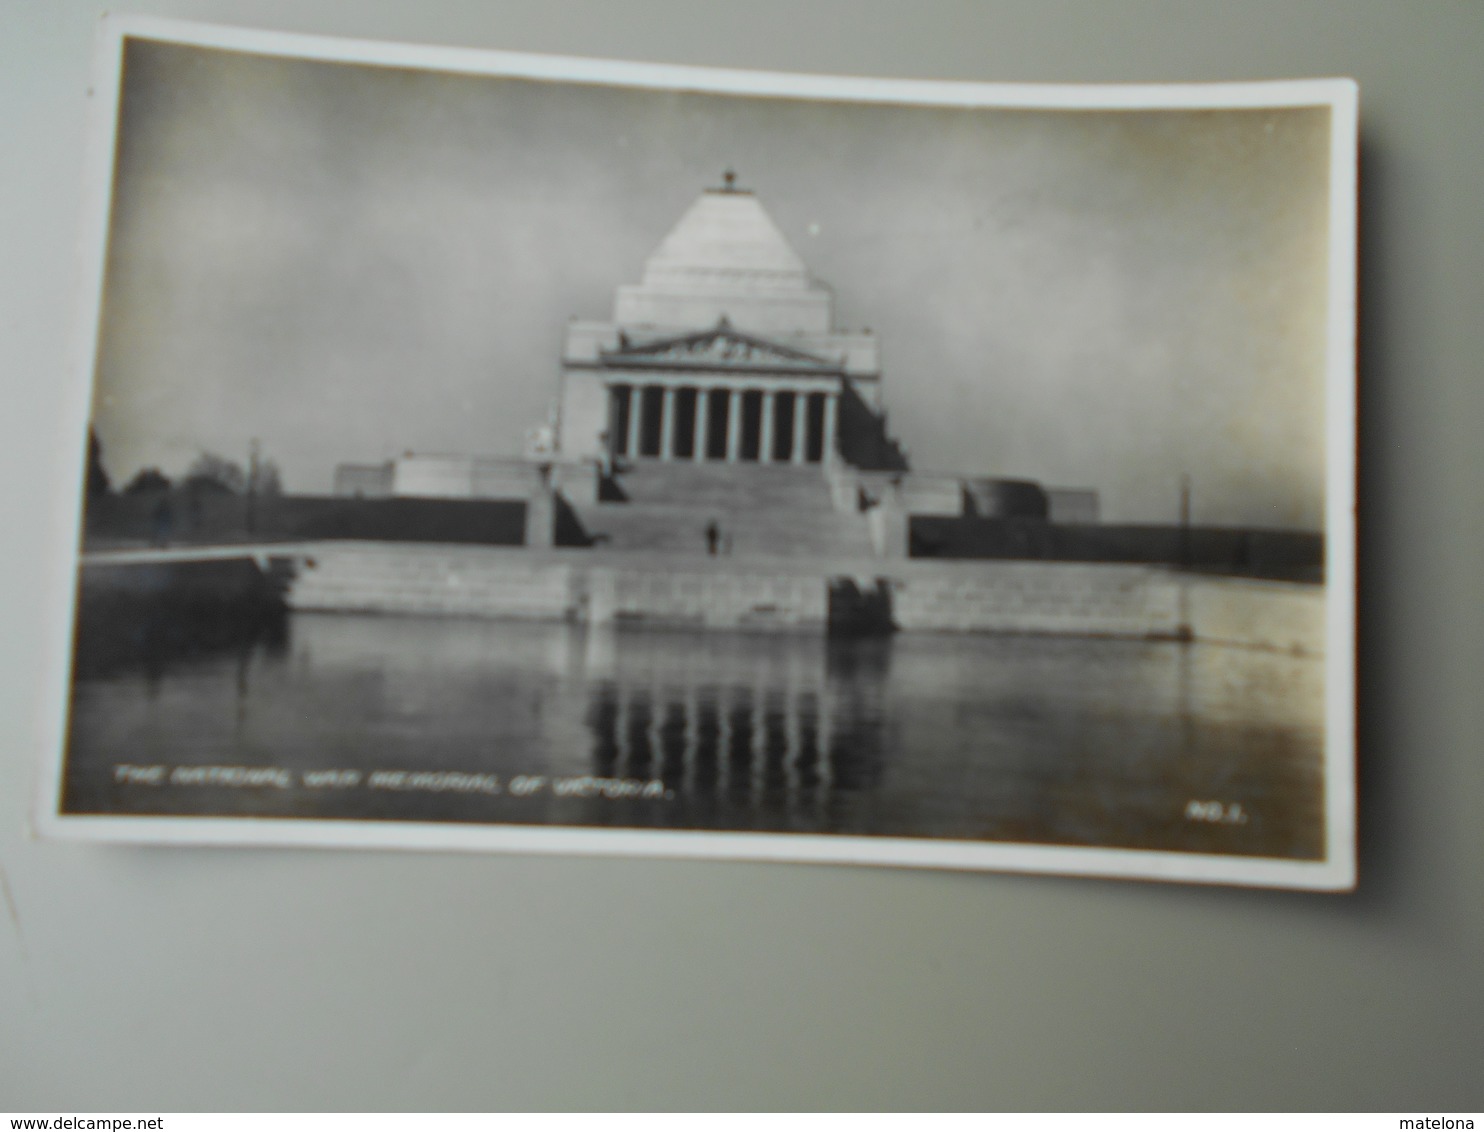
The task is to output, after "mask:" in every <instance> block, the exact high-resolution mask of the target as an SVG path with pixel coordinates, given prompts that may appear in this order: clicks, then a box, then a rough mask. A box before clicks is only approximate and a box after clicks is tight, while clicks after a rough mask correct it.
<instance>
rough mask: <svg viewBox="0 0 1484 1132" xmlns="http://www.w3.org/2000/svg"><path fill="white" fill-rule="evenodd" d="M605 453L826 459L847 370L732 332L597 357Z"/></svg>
mask: <svg viewBox="0 0 1484 1132" xmlns="http://www.w3.org/2000/svg"><path fill="white" fill-rule="evenodd" d="M596 368H598V369H599V371H600V372H601V373H602V377H603V384H604V388H605V389H606V391H607V398H608V406H607V408H608V416H607V421H608V427H607V435H608V438H609V453H608V454H609V455H610V456H611V457H614V458H626V459H638V458H650V459H658V460H688V461H693V462H696V463H701V462H706V461H724V462H726V463H732V464H735V463H743V462H746V463H759V464H774V463H778V464H827V463H829V462H830V461H831V460H832V459H834V454H835V452H836V450H837V449H836V443H835V440H836V433H837V427H838V424H837V422H838V420H839V397H840V389H841V382H842V380H843V374H842V373H841V370H840V367H839V365H838V364H837V363H832V362H831V361H830V360H829V359H827V358H823V357H818V356H815V355H812V354H808V353H805V352H803V351H800V350H794V349H791V348H789V347H786V346H783V345H781V344H779V343H775V342H769V341H767V340H766V339H762V338H758V337H756V336H754V335H748V334H743V333H741V332H739V331H736V330H733V329H731V327H730V326H729V325H727V323H726V321H725V320H722V321H721V322H719V323H718V324H717V326H716V327H715V328H713V329H712V330H710V331H706V332H703V333H700V334H690V335H684V336H682V337H678V338H666V339H661V340H659V341H644V342H635V341H633V340H632V339H631V338H630V337H629V336H628V335H627V334H626V335H624V336H623V337H622V338H621V339H620V344H619V347H618V349H616V350H604V351H601V352H600V353H599V356H598V360H597V367H596Z"/></svg>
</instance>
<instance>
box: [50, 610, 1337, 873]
mask: <svg viewBox="0 0 1484 1132" xmlns="http://www.w3.org/2000/svg"><path fill="white" fill-rule="evenodd" d="M90 631H91V630H90V626H89V625H87V624H84V625H83V632H82V636H83V638H84V645H85V646H86V644H87V641H86V638H87V636H88V633H89V632H90ZM107 631H108V632H110V633H112V632H117V626H116V625H109V626H107ZM1322 678H1323V665H1322V663H1320V662H1317V661H1314V660H1307V659H1298V658H1292V657H1287V656H1281V655H1277V654H1269V653H1260V652H1252V651H1245V650H1237V649H1225V648H1216V647H1209V646H1181V645H1177V644H1172V643H1160V642H1143V641H1111V640H1090V639H1069V638H1033V637H993V636H970V635H964V636H948V635H944V636H914V635H902V636H898V637H896V638H890V639H881V638H866V639H859V640H832V641H827V640H825V639H823V638H817V637H809V636H802V635H782V634H779V635H772V634H728V633H684V632H662V631H654V630H639V629H621V630H611V631H599V630H586V629H582V628H578V627H573V626H561V625H520V624H512V623H495V622H467V621H459V620H439V619H419V618H376V617H358V616H324V615H319V616H316V615H305V614H295V615H291V616H290V617H289V618H288V620H287V624H286V625H285V626H283V627H282V628H281V630H280V631H277V632H275V633H271V634H264V633H262V632H261V630H260V629H255V630H254V632H253V633H252V634H249V635H246V636H244V637H243V638H242V639H240V640H236V641H225V642H224V641H221V640H216V639H214V640H213V643H212V647H211V648H203V647H192V648H187V649H180V650H176V651H174V652H172V653H169V654H168V655H163V654H162V653H161V651H160V650H159V649H151V650H149V651H148V652H147V654H146V658H145V659H136V661H135V662H133V663H130V662H128V661H127V658H125V659H124V660H120V659H119V658H118V657H116V656H115V657H114V661H113V663H112V664H110V665H108V666H104V667H96V666H95V667H86V666H80V667H79V672H78V678H77V681H76V684H75V687H74V697H73V727H72V735H71V749H70V753H69V764H68V774H67V788H66V805H67V807H68V808H69V809H73V810H78V811H85V812H89V811H90V812H98V811H102V812H154V813H223V814H275V815H285V816H294V815H296V816H323V817H359V818H387V819H416V820H444V821H464V822H515V823H536V824H593V825H613V826H628V827H640V828H678V829H687V828H690V829H734V830H781V831H782V830H786V831H796V832H826V833H841V832H843V833H861V834H888V835H895V836H907V837H914V836H933V837H952V838H973V839H985V840H1001V841H1003V840H1008V841H1036V842H1050V843H1062V844H1097V845H1113V846H1125V847H1150V848H1173V849H1185V850H1193V851H1209V852H1229V853H1243V854H1260V855H1272V856H1298V857H1312V856H1317V855H1319V853H1320V852H1321V849H1322V844H1323V824H1322V804H1321V803H1322V779H1321V764H1322V750H1323V742H1322V726H1321V724H1322ZM125 762H127V763H129V764H133V765H165V766H177V765H196V766H200V765H207V766H211V765H231V766H274V767H283V768H287V769H289V770H291V771H293V772H294V774H295V775H296V776H298V775H302V773H303V772H306V771H311V772H312V771H316V770H328V769H336V770H354V771H359V772H361V774H362V780H361V781H360V783H359V785H358V786H357V787H356V788H346V789H337V790H333V791H331V790H316V789H311V788H308V787H303V786H297V785H296V786H295V788H293V789H288V790H284V789H277V790H275V789H267V788H264V789H257V788H254V789H241V788H236V789H228V788H222V787H210V786H195V787H192V788H183V787H179V786H177V787H166V788H160V787H147V786H140V785H137V784H129V783H121V782H119V781H117V780H116V775H115V773H114V767H115V765H116V764H118V763H125ZM378 770H405V771H429V770H431V771H453V772H458V773H460V774H465V775H484V776H489V775H495V776H498V777H499V778H500V779H501V780H502V781H504V782H506V783H509V782H510V781H511V780H512V779H514V778H515V777H516V776H522V775H524V776H542V777H543V778H544V779H545V780H546V781H548V782H549V781H550V780H552V779H553V778H561V777H562V776H596V777H598V778H601V779H622V780H634V781H639V782H653V781H658V782H660V783H662V784H663V787H664V790H663V793H662V796H659V797H653V796H644V797H621V798H613V797H602V796H593V795H592V794H590V793H588V794H567V795H560V794H558V793H557V792H556V791H554V790H552V789H549V788H548V789H543V790H537V791H533V792H531V793H529V794H528V795H526V796H521V797H517V796H514V795H513V794H512V793H511V792H510V791H505V792H504V793H501V794H492V793H488V792H483V793H460V792H457V791H443V792H439V791H421V792H409V791H401V792H398V791H396V790H382V789H370V788H368V787H367V785H366V783H365V778H366V777H368V776H369V775H371V774H372V773H373V772H375V771H378ZM295 781H296V782H297V781H298V779H297V778H296V780H295ZM1192 800H1198V801H1203V802H1204V801H1217V802H1222V803H1223V804H1226V805H1231V804H1237V805H1239V806H1240V807H1241V813H1242V815H1243V821H1242V822H1241V823H1240V824H1237V823H1229V824H1220V823H1211V822H1202V821H1192V820H1191V818H1190V816H1189V812H1188V809H1187V807H1188V804H1189V803H1190V802H1191V801H1192Z"/></svg>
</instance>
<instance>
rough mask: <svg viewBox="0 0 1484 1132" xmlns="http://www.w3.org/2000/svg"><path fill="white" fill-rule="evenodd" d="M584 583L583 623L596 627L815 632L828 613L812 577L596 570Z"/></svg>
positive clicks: (822, 592) (824, 598)
mask: <svg viewBox="0 0 1484 1132" xmlns="http://www.w3.org/2000/svg"><path fill="white" fill-rule="evenodd" d="M586 582H587V601H588V605H587V610H586V616H585V619H586V620H587V621H589V622H590V623H592V624H599V625H601V624H609V623H615V622H616V623H630V624H633V623H643V624H651V625H673V626H685V625H689V626H695V627H702V628H710V629H721V628H726V629H813V630H815V631H819V630H822V629H823V627H824V624H825V621H826V618H827V617H828V612H829V610H828V593H827V587H826V586H825V585H824V584H823V580H822V579H821V578H820V577H819V576H817V575H811V574H790V573H768V572H758V573H746V574H739V573H728V572H721V571H714V570H697V571H686V570H683V569H682V570H663V571H661V570H653V569H651V570H625V569H614V568H608V567H598V568H595V569H592V570H591V571H589V572H587V577H586Z"/></svg>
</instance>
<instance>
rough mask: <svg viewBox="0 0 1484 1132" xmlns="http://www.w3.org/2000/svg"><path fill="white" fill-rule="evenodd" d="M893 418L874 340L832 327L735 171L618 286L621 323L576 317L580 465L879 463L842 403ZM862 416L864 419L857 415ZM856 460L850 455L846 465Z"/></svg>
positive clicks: (569, 406)
mask: <svg viewBox="0 0 1484 1132" xmlns="http://www.w3.org/2000/svg"><path fill="white" fill-rule="evenodd" d="M847 396H850V397H853V398H854V399H856V400H858V401H859V402H860V405H861V406H862V407H863V408H864V409H865V410H866V411H867V412H868V413H869V414H872V415H879V413H880V411H881V366H880V359H879V353H878V350H877V347H876V340H875V338H874V337H873V336H872V335H871V334H870V333H869V332H868V331H866V332H859V333H843V332H840V331H837V330H836V329H835V325H834V302H833V296H832V295H831V294H830V292H829V290H828V289H827V288H825V287H823V286H821V285H820V284H818V283H816V282H814V281H813V280H812V279H810V277H809V273H808V270H807V268H806V267H805V266H804V263H803V261H802V260H801V259H800V258H799V257H798V255H797V253H795V252H794V250H793V249H792V248H791V247H789V245H788V242H787V241H786V240H785V239H784V237H783V235H782V233H781V232H779V231H778V228H777V227H776V226H775V225H774V223H773V220H772V218H771V217H769V216H768V214H767V212H766V211H765V210H764V209H763V206H762V204H761V203H760V202H759V201H758V199H757V197H756V196H755V195H754V194H753V193H751V192H748V191H747V190H745V189H739V188H737V187H736V186H735V183H734V179H733V177H732V175H731V174H730V173H728V174H727V177H726V180H725V184H724V185H723V186H722V187H721V188H716V189H709V190H707V191H706V192H704V193H702V194H701V196H700V198H699V199H698V200H697V201H696V202H695V203H694V204H692V205H691V207H690V209H689V210H688V211H687V212H686V213H685V215H684V216H682V217H681V219H680V222H679V223H678V224H676V226H675V227H674V229H672V230H671V232H670V234H669V235H668V236H666V237H665V239H664V240H663V242H661V244H660V245H659V247H658V248H657V249H656V250H655V252H654V254H652V255H651V256H650V257H649V259H648V261H647V262H646V263H645V265H644V275H643V279H642V280H641V281H640V282H639V283H637V284H625V285H623V286H621V287H619V288H618V293H617V295H616V297H615V300H614V309H613V320H612V321H611V322H585V321H574V322H573V323H572V324H571V325H570V326H569V327H568V330H567V340H566V345H565V348H564V350H563V353H562V390H561V402H560V411H559V424H560V442H559V448H560V451H561V452H562V454H563V455H564V456H565V457H568V458H574V457H575V458H595V459H622V458H630V459H637V458H654V459H659V460H688V461H692V462H696V463H702V462H707V461H725V462H726V463H730V464H735V463H739V462H745V463H760V464H771V463H792V464H828V463H830V462H832V461H833V460H835V459H836V458H837V457H838V456H840V455H841V454H842V453H849V454H851V455H855V456H856V460H854V461H851V462H853V463H855V462H859V463H863V464H870V463H872V462H874V461H873V460H872V457H874V456H878V455H879V454H878V453H877V452H874V451H871V450H870V448H871V441H872V440H873V439H875V438H874V437H871V436H870V435H869V432H868V433H867V435H866V436H857V435H855V434H854V433H853V432H847V433H845V434H842V432H841V419H842V414H841V403H842V399H843V398H845V397H847ZM857 415H859V414H857ZM848 458H849V457H848V456H847V459H848Z"/></svg>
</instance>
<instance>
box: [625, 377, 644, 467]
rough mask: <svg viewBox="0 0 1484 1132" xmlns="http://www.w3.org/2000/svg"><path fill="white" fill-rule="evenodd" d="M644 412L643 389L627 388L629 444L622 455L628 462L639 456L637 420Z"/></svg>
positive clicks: (640, 387) (641, 387) (636, 387)
mask: <svg viewBox="0 0 1484 1132" xmlns="http://www.w3.org/2000/svg"><path fill="white" fill-rule="evenodd" d="M643 412H644V387H643V386H642V385H631V386H629V442H628V446H627V447H626V448H625V449H624V454H625V455H626V456H628V458H629V459H630V460H634V459H637V458H638V456H639V418H640V416H642V415H643Z"/></svg>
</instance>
